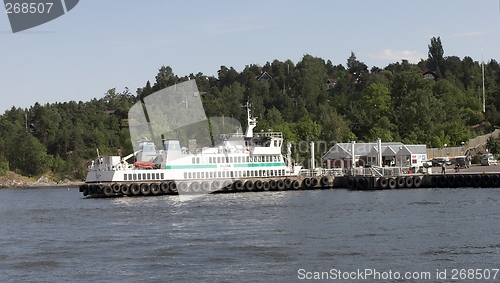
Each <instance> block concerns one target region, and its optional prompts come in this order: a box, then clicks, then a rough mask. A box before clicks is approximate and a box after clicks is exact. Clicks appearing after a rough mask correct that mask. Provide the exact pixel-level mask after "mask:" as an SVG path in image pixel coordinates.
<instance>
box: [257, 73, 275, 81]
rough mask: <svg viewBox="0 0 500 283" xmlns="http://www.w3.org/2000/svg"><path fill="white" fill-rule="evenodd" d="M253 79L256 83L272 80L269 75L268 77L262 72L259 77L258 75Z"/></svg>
mask: <svg viewBox="0 0 500 283" xmlns="http://www.w3.org/2000/svg"><path fill="white" fill-rule="evenodd" d="M255 78H256V79H257V80H258V81H260V80H272V79H273V77H271V75H269V74H268V73H267V72H266V71H264V72H263V73H261V74H260V75H258V76H257V77H255Z"/></svg>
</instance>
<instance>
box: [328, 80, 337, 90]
mask: <svg viewBox="0 0 500 283" xmlns="http://www.w3.org/2000/svg"><path fill="white" fill-rule="evenodd" d="M336 84H337V80H336V79H328V80H327V81H326V90H330V89H332V88H334V87H335V85H336Z"/></svg>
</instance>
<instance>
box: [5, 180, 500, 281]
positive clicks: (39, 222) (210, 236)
mask: <svg viewBox="0 0 500 283" xmlns="http://www.w3.org/2000/svg"><path fill="white" fill-rule="evenodd" d="M499 198H500V190H499V189H497V188H489V189H471V188H464V189H446V188H445V189H402V190H384V191H350V190H345V189H331V190H304V191H282V192H249V193H236V194H214V195H206V196H203V197H200V198H197V199H194V200H190V201H185V202H181V201H180V200H179V197H178V196H157V197H121V198H110V199H86V198H84V197H83V196H82V194H81V193H79V192H78V188H75V187H71V188H60V187H58V188H30V189H3V190H0V229H1V230H0V231H1V232H0V244H1V249H0V282H20V281H22V282H302V281H317V280H314V279H319V280H324V281H337V282H339V281H340V282H463V281H464V280H468V281H469V282H477V281H481V282H498V281H500V279H499V278H500V272H498V269H499V268H500V213H499V212H500V209H499ZM497 273H498V274H497ZM471 274H472V275H471ZM464 276H465V277H467V276H468V278H466V279H464ZM479 276H481V277H482V278H481V279H478V277H479ZM487 276H488V279H484V278H486V277H487ZM338 279H342V280H338Z"/></svg>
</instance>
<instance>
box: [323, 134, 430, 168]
mask: <svg viewBox="0 0 500 283" xmlns="http://www.w3.org/2000/svg"><path fill="white" fill-rule="evenodd" d="M426 150H427V147H426V145H425V144H417V145H404V144H403V143H400V142H381V141H380V140H379V141H377V142H369V143H356V142H351V143H337V144H335V145H334V146H333V147H332V148H330V150H329V151H328V152H327V153H325V154H324V155H323V156H322V160H323V167H324V168H327V169H331V168H350V167H353V166H352V165H353V163H352V160H353V159H354V167H371V166H380V167H381V166H389V167H390V166H394V167H403V168H410V167H416V168H419V167H420V166H423V163H424V162H426V160H427V152H426ZM353 153H354V154H353ZM353 156H354V158H353Z"/></svg>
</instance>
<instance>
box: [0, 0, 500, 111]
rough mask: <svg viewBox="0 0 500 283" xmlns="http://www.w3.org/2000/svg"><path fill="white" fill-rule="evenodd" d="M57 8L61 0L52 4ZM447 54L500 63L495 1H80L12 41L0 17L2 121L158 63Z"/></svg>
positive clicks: (384, 60)
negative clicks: (436, 44) (433, 44)
mask: <svg viewBox="0 0 500 283" xmlns="http://www.w3.org/2000/svg"><path fill="white" fill-rule="evenodd" d="M55 1H58V0H55ZM433 36H436V37H437V36H440V37H441V40H442V43H443V47H444V50H445V56H451V55H454V56H459V57H460V58H463V57H464V56H470V57H472V58H473V59H474V60H475V61H481V49H482V50H483V51H484V59H485V61H489V60H490V59H495V60H497V61H499V60H500V58H499V54H498V50H499V47H500V0H485V1H457V0H453V1H449V0H448V1H411V2H410V1H396V0H394V1H393V0H379V1H347V0H344V1H319V0H318V1H315V0H312V1H285V0H267V1H261V0H253V1H217V0H212V1H170V0H140V1H139V0H137V1H131V0H128V1H110V0H107V1H106V0H81V1H80V3H79V4H78V5H77V6H76V7H75V8H74V9H73V10H71V11H70V12H68V13H66V14H65V15H63V16H61V17H59V18H57V19H55V20H53V21H51V22H49V23H46V24H44V25H41V26H38V27H35V28H32V29H30V30H27V31H23V32H19V33H16V34H13V33H12V31H11V29H10V24H9V21H8V17H7V14H5V13H4V12H0V92H1V98H2V99H0V113H4V111H5V110H7V109H10V108H11V107H12V106H15V107H21V108H29V107H30V106H32V105H33V104H34V103H35V102H39V103H41V104H45V103H55V102H65V101H70V100H74V101H89V100H91V99H92V98H101V97H103V95H104V93H105V92H106V91H107V90H108V89H111V88H115V87H116V89H117V91H120V92H121V91H123V90H124V88H125V87H128V88H129V89H130V90H131V92H132V93H134V94H135V90H136V89H137V88H138V87H143V86H144V85H145V83H146V81H147V80H150V81H151V82H152V83H153V82H154V80H155V76H156V74H157V73H158V69H159V68H160V67H161V66H162V65H165V66H171V67H172V69H173V71H174V73H175V74H177V75H179V76H184V75H189V74H190V73H198V72H202V73H204V74H206V75H216V74H217V70H219V68H220V66H222V65H224V66H227V67H234V68H235V69H236V70H237V71H238V72H239V71H241V70H243V68H244V67H245V66H246V65H250V64H258V65H264V64H265V63H266V62H268V61H269V62H272V61H273V60H274V59H278V60H280V61H285V60H287V59H290V60H292V61H293V62H295V63H296V62H297V61H299V60H300V59H301V58H302V57H303V55H304V54H310V55H313V56H316V57H321V58H323V59H324V60H331V61H332V63H333V64H343V65H344V66H345V64H346V61H347V58H348V57H349V55H350V52H351V51H352V52H354V53H355V54H356V57H357V58H358V60H360V61H362V62H364V63H365V64H367V65H368V66H369V68H371V67H372V66H377V67H380V68H383V67H385V66H387V65H388V64H389V63H394V62H398V61H400V60H401V59H403V58H406V59H408V60H409V61H410V62H415V63H416V62H418V61H419V58H423V59H425V58H427V51H428V47H427V46H428V44H429V43H430V38H431V37H433Z"/></svg>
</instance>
